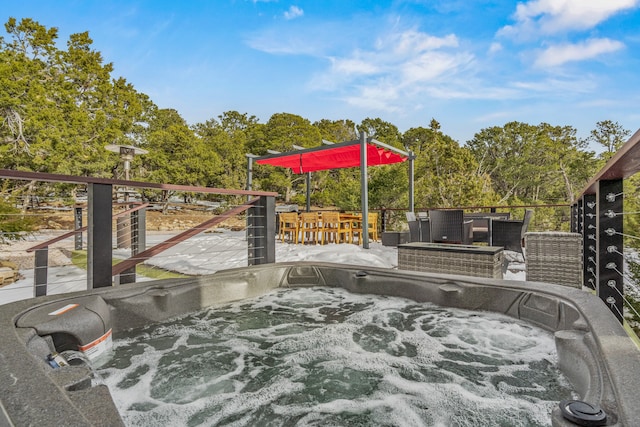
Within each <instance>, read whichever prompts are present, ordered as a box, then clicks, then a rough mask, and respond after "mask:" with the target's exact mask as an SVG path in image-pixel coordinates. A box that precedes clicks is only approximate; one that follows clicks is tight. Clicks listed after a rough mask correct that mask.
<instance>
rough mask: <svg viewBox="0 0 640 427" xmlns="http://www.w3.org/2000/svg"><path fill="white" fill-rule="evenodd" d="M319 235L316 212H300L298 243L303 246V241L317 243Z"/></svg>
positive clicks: (318, 220) (318, 222)
mask: <svg viewBox="0 0 640 427" xmlns="http://www.w3.org/2000/svg"><path fill="white" fill-rule="evenodd" d="M318 234H320V215H318V212H302V213H301V214H300V236H301V237H300V243H302V244H303V245H304V242H305V240H309V241H311V240H313V243H318Z"/></svg>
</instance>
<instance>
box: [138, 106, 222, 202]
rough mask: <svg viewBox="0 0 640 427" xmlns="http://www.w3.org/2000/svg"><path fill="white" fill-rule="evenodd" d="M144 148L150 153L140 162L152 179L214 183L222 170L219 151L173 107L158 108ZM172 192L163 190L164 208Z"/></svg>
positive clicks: (187, 183) (193, 183) (187, 182)
mask: <svg viewBox="0 0 640 427" xmlns="http://www.w3.org/2000/svg"><path fill="white" fill-rule="evenodd" d="M145 148H146V149H148V150H149V154H146V155H144V156H141V157H142V160H141V162H142V164H143V171H144V177H145V178H146V179H148V180H149V181H153V182H166V183H172V184H182V185H194V186H202V187H204V186H212V183H213V182H214V181H215V180H216V176H218V175H219V174H220V173H221V172H222V167H221V162H220V159H219V157H218V155H217V154H216V153H215V152H214V151H213V150H211V149H209V147H207V145H206V144H205V142H204V141H203V140H202V139H201V138H199V137H197V136H196V135H195V134H194V132H193V131H192V130H191V129H190V128H189V126H188V125H187V123H186V122H185V121H184V119H183V118H182V117H180V115H179V114H178V112H177V111H175V110H173V109H159V110H158V111H157V113H156V115H155V117H153V118H152V119H151V120H150V121H149V129H148V135H147V144H146V145H145ZM145 194H146V193H145ZM171 195H172V193H171V192H167V191H165V192H163V193H162V202H164V204H165V210H166V206H167V204H168V201H169V198H170V197H171Z"/></svg>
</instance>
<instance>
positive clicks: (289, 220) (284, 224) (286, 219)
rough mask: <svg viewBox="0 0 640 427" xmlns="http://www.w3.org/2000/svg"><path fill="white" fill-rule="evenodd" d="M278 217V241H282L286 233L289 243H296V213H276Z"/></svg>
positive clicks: (297, 225) (297, 227)
mask: <svg viewBox="0 0 640 427" xmlns="http://www.w3.org/2000/svg"><path fill="white" fill-rule="evenodd" d="M278 217H279V221H278V224H279V226H278V230H279V234H280V241H282V242H284V241H285V237H286V236H287V235H288V236H289V241H290V242H291V243H298V230H299V222H298V214H297V213H295V212H282V213H280V214H278Z"/></svg>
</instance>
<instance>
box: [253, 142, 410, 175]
mask: <svg viewBox="0 0 640 427" xmlns="http://www.w3.org/2000/svg"><path fill="white" fill-rule="evenodd" d="M406 160H407V157H406V156H402V155H400V154H398V153H394V152H393V151H390V150H387V149H385V148H382V147H378V146H377V145H375V144H367V165H368V166H380V165H390V164H393V163H399V162H404V161H406ZM256 163H258V164H261V165H271V166H279V167H284V168H289V169H291V171H292V172H293V173H297V174H301V173H307V172H315V171H319V170H328V169H340V168H353V167H356V166H360V144H352V145H345V146H339V147H327V148H326V149H323V150H315V151H304V150H303V151H300V152H295V151H294V152H291V153H283V154H282V155H276V156H274V157H269V158H266V159H258V160H256Z"/></svg>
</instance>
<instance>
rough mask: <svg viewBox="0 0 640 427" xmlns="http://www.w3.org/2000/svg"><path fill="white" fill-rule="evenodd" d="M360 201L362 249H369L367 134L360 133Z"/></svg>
mask: <svg viewBox="0 0 640 427" xmlns="http://www.w3.org/2000/svg"><path fill="white" fill-rule="evenodd" d="M360 200H361V203H362V235H361V237H362V247H363V248H364V249H369V188H368V185H367V134H366V133H365V132H360Z"/></svg>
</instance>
